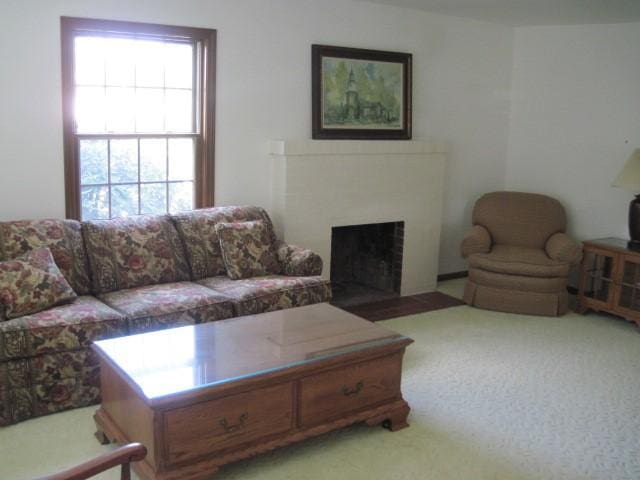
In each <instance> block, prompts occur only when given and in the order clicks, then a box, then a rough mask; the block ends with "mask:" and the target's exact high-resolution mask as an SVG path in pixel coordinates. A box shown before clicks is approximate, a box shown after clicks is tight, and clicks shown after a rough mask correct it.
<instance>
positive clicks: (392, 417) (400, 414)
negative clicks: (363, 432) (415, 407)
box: [366, 402, 411, 432]
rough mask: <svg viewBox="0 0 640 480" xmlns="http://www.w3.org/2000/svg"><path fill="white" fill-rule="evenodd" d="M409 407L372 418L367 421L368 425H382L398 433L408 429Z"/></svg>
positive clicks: (405, 405)
mask: <svg viewBox="0 0 640 480" xmlns="http://www.w3.org/2000/svg"><path fill="white" fill-rule="evenodd" d="M410 410H411V409H410V408H409V405H408V404H406V402H405V404H404V405H403V406H401V407H399V408H396V409H393V410H390V411H389V412H387V413H385V414H383V415H379V416H377V417H373V418H370V419H368V420H367V421H366V423H367V425H369V426H370V427H372V426H374V425H382V426H383V427H384V428H386V429H388V430H390V431H392V432H397V431H398V430H401V429H403V428H407V427H408V426H409V424H408V423H407V417H408V416H409V411H410Z"/></svg>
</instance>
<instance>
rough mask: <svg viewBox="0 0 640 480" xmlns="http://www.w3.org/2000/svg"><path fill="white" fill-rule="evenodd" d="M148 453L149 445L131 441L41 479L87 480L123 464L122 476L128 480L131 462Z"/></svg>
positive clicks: (140, 458) (137, 460)
mask: <svg viewBox="0 0 640 480" xmlns="http://www.w3.org/2000/svg"><path fill="white" fill-rule="evenodd" d="M146 455H147V447H145V446H144V445H142V444H141V443H129V444H128V445H123V446H122V447H119V448H117V449H115V450H114V451H113V452H109V453H105V454H104V455H100V456H99V457H97V458H94V459H93V460H89V461H87V462H84V463H82V464H80V465H77V466H75V467H73V468H70V469H68V470H65V471H63V472H60V473H56V474H53V475H49V476H46V477H42V478H41V479H40V480H85V479H87V478H90V477H93V476H94V475H97V474H98V473H100V472H104V471H105V470H108V469H110V468H113V467H117V466H119V465H122V477H121V478H123V479H127V480H128V479H129V478H130V473H129V472H130V470H129V464H130V463H131V462H139V461H141V460H143V459H144V457H146Z"/></svg>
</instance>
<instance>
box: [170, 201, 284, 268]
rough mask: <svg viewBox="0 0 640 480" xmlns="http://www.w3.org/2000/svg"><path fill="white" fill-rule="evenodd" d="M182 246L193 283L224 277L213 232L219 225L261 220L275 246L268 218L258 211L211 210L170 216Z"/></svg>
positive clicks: (251, 207)
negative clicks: (219, 276)
mask: <svg viewBox="0 0 640 480" xmlns="http://www.w3.org/2000/svg"><path fill="white" fill-rule="evenodd" d="M171 218H172V219H173V221H174V223H175V225H176V228H177V229H178V232H179V233H180V237H181V238H182V241H183V242H184V246H185V253H186V256H187V260H188V262H189V266H190V267H191V274H192V277H193V279H194V280H200V279H202V278H206V277H214V276H216V275H226V273H227V269H226V267H225V265H224V260H223V259H222V253H221V252H220V242H219V240H218V234H217V232H216V225H217V224H218V223H221V222H224V223H231V222H247V221H252V220H262V221H263V222H265V225H267V228H268V230H269V235H271V236H272V237H273V241H274V242H275V240H276V238H275V234H274V233H273V227H272V225H271V220H270V219H269V215H267V212H265V211H264V210H263V209H262V208H260V207H253V206H246V207H214V208H205V209H201V210H193V211H191V212H183V213H179V214H174V215H172V216H171Z"/></svg>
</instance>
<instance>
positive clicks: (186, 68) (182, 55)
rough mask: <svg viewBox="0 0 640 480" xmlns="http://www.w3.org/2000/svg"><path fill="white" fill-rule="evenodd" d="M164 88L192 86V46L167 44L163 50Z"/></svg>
mask: <svg viewBox="0 0 640 480" xmlns="http://www.w3.org/2000/svg"><path fill="white" fill-rule="evenodd" d="M165 62H166V63H165V65H166V66H165V80H164V81H165V86H166V87H173V88H191V87H192V85H193V83H192V82H193V78H192V75H193V46H192V45H189V44H183V43H167V44H166V48H165Z"/></svg>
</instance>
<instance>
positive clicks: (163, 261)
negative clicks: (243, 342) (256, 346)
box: [0, 207, 331, 425]
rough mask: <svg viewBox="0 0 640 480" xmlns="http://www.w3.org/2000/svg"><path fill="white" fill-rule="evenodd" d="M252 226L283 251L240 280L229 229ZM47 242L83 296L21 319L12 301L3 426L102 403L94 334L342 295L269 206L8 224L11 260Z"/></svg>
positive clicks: (0, 242)
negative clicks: (223, 239) (228, 259)
mask: <svg viewBox="0 0 640 480" xmlns="http://www.w3.org/2000/svg"><path fill="white" fill-rule="evenodd" d="M252 223H258V224H261V225H263V226H264V227H265V228H264V232H263V237H264V238H262V241H267V242H268V243H269V244H270V245H272V248H271V247H270V248H271V250H272V252H273V259H272V260H271V264H270V265H268V267H269V268H268V269H267V271H266V272H263V273H264V274H262V275H260V276H254V277H250V278H242V279H233V278H230V277H229V276H228V274H227V269H226V264H225V258H223V253H224V252H222V251H221V247H220V241H219V233H221V232H223V230H221V229H220V227H221V226H223V225H230V224H232V225H235V224H239V225H240V224H247V225H248V224H252ZM40 247H48V248H49V250H50V251H51V255H52V256H53V259H54V260H55V264H56V265H57V267H58V268H59V270H60V272H61V273H62V274H63V275H64V278H65V279H66V281H67V282H68V283H69V285H70V286H71V287H72V288H73V290H74V291H75V293H76V294H77V298H76V299H75V300H74V301H73V302H71V303H67V304H64V305H60V306H55V307H52V308H49V309H46V310H44V311H41V312H38V313H34V314H30V315H25V316H21V317H18V318H13V319H7V318H6V316H5V315H4V311H3V307H2V304H0V425H8V424H11V423H15V422H19V421H22V420H25V419H28V418H31V417H35V416H39V415H46V414H49V413H53V412H57V411H61V410H66V409H69V408H76V407H82V406H87V405H90V404H94V403H97V402H99V398H100V391H99V367H98V362H97V358H96V357H95V355H94V354H93V352H92V350H91V349H90V345H91V343H92V342H93V341H94V340H99V339H104V338H110V337H116V336H121V335H127V334H133V333H139V332H146V331H151V330H157V329H162V328H170V327H176V326H180V325H191V324H197V323H205V322H211V321H215V320H220V319H224V318H229V317H232V316H238V315H248V314H254V313H259V312H265V311H270V310H277V309H282V308H289V307H295V306H301V305H307V304H311V303H317V302H325V301H328V300H329V299H330V298H331V289H330V285H329V282H328V281H326V280H324V279H322V278H321V277H320V276H319V275H320V273H321V271H322V260H321V259H320V257H319V256H318V255H316V254H315V253H313V252H311V251H309V250H306V249H303V248H300V247H295V246H291V245H288V244H286V243H284V242H282V241H278V240H277V239H276V237H275V234H274V232H273V226H272V224H271V221H270V219H269V217H268V215H267V213H266V212H265V211H264V210H263V209H261V208H259V207H217V208H210V209H203V210H195V211H192V212H186V213H181V214H177V215H157V216H156V215H151V216H140V217H132V218H126V219H114V220H107V221H94V222H82V223H80V222H76V221H73V220H34V221H14V222H4V223H0V261H3V260H9V259H15V258H17V257H19V256H20V255H24V254H25V253H27V252H29V251H32V250H33V249H36V248H40ZM238 251H239V252H242V249H240V250H238ZM237 256H238V255H236V257H237ZM234 260H235V261H237V262H240V263H239V265H240V266H243V265H244V264H243V259H242V258H234Z"/></svg>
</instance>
